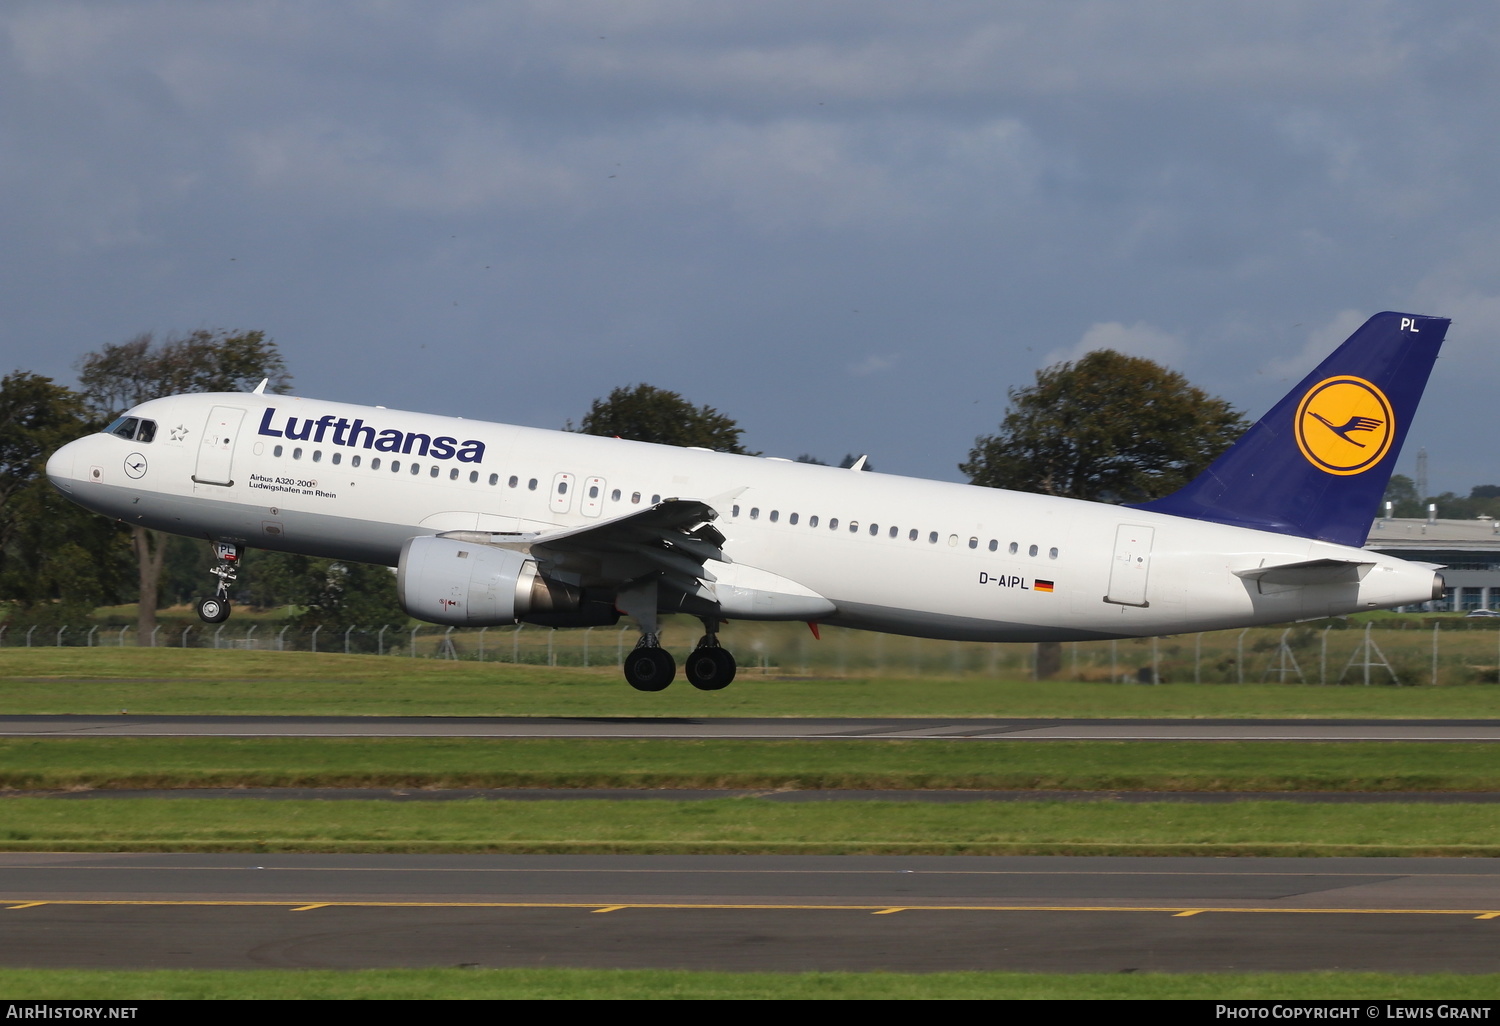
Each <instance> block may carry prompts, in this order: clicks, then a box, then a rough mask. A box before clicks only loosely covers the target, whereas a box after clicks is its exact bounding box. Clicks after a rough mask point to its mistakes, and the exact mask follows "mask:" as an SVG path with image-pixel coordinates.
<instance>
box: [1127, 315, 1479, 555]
mask: <svg viewBox="0 0 1500 1026" xmlns="http://www.w3.org/2000/svg"><path fill="white" fill-rule="evenodd" d="M1448 324H1449V322H1448V321H1447V320H1445V319H1444V318H1441V317H1421V316H1417V315H1415V314H1402V313H1391V312H1386V313H1378V314H1376V315H1375V316H1374V317H1371V318H1370V319H1369V320H1368V321H1366V322H1365V323H1364V325H1363V326H1362V327H1360V329H1359V330H1358V331H1356V332H1355V333H1354V334H1353V335H1350V336H1349V338H1348V340H1347V341H1346V342H1345V343H1344V344H1343V345H1341V346H1339V347H1338V349H1336V350H1334V352H1333V355H1331V356H1329V357H1328V359H1326V360H1324V361H1323V362H1322V363H1321V364H1319V365H1318V367H1317V369H1315V370H1314V371H1313V372H1312V373H1311V374H1309V375H1308V376H1307V377H1305V378H1303V379H1302V382H1301V383H1300V384H1299V385H1298V386H1297V387H1296V388H1294V389H1292V391H1291V392H1289V393H1287V395H1286V396H1285V397H1284V398H1283V399H1282V400H1281V402H1279V403H1277V404H1276V406H1275V407H1273V408H1272V410H1271V412H1270V413H1268V414H1266V415H1265V416H1264V417H1262V418H1261V419H1260V420H1259V421H1257V422H1256V424H1255V426H1254V427H1252V428H1251V429H1250V430H1249V431H1247V432H1245V434H1244V435H1243V436H1242V437H1241V438H1240V440H1239V441H1237V442H1235V443H1234V445H1233V446H1231V447H1230V448H1229V450H1228V451H1227V452H1225V453H1224V455H1222V456H1220V457H1219V458H1218V459H1217V460H1215V461H1214V462H1213V463H1211V464H1209V466H1208V469H1207V470H1205V471H1203V473H1201V474H1199V475H1198V476H1197V477H1196V478H1194V479H1193V480H1192V481H1191V482H1189V483H1188V484H1187V485H1186V486H1185V487H1183V488H1181V489H1179V490H1178V491H1176V492H1173V493H1172V494H1171V495H1168V496H1166V497H1165V498H1162V499H1157V500H1155V501H1154V502H1148V503H1142V504H1139V505H1137V506H1135V508H1136V509H1145V510H1151V511H1153V512H1157V513H1167V514H1170V515H1172V516H1179V517H1191V518H1192V519H1194V520H1208V521H1212V522H1214V523H1219V524H1231V525H1234V526H1236V527H1252V528H1258V529H1260V530H1264V531H1275V532H1277V533H1279V534H1292V535H1297V536H1299V537H1303V538H1317V539H1320V540H1322V541H1328V542H1333V543H1335V544H1338V545H1352V546H1360V545H1363V544H1364V543H1365V538H1366V536H1367V535H1368V534H1369V532H1370V523H1371V521H1372V520H1373V519H1374V518H1375V514H1376V512H1377V510H1378V509H1379V506H1380V500H1381V497H1382V496H1383V495H1384V494H1385V487H1386V485H1387V484H1388V483H1389V482H1390V479H1391V469H1392V468H1393V467H1394V466H1395V464H1396V457H1397V456H1398V455H1399V454H1400V452H1401V443H1402V441H1403V440H1405V438H1406V431H1407V428H1408V427H1410V426H1411V419H1412V417H1413V415H1414V414H1415V413H1416V411H1417V403H1418V401H1419V400H1420V399H1421V398H1422V390H1423V389H1424V388H1426V387H1427V376H1428V375H1429V374H1430V373H1431V372H1432V365H1433V363H1434V362H1436V360H1437V355H1438V349H1439V348H1441V346H1442V344H1443V336H1444V335H1445V334H1446V333H1447V331H1448Z"/></svg>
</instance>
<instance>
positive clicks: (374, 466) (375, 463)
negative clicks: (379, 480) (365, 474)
mask: <svg viewBox="0 0 1500 1026" xmlns="http://www.w3.org/2000/svg"><path fill="white" fill-rule="evenodd" d="M370 469H371V470H379V469H380V457H379V456H376V457H375V458H374V459H373V460H371V461H370Z"/></svg>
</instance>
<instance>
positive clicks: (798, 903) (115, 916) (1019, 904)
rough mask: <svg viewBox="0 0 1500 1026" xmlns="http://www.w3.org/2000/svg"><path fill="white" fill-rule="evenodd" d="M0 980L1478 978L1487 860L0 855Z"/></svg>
mask: <svg viewBox="0 0 1500 1026" xmlns="http://www.w3.org/2000/svg"><path fill="white" fill-rule="evenodd" d="M0 899H3V901H0V923H3V924H4V927H3V929H0V964H4V965H10V966H38V967H43V966H77V967H94V968H126V967H174V968H258V967H320V968H361V967H382V966H458V965H473V966H575V967H595V968H686V969H715V970H740V971H746V970H767V971H793V970H796V971H805V970H860V971H869V970H888V971H918V972H920V971H935V970H953V969H973V970H980V969H989V970H1014V971H1047V972H1132V971H1156V972H1256V971H1293V970H1295V971H1305V970H1314V969H1338V970H1369V971H1384V972H1403V973H1415V972H1438V971H1443V972H1495V971H1497V970H1500V935H1497V933H1496V931H1497V930H1500V860H1495V859H1383V858H1363V859H1343V858H1330V859H1199V858H1089V857H1065V858H1044V857H969V856H942V857H905V856H847V857H846V856H821V857H809V856H587V855H557V856H548V855H513V856H490V855H453V856H442V855H420V856H402V855H354V856H342V855H161V854H154V855H144V854H142V855H119V854H114V855H102V854H98V855H96V854H23V853H6V854H0Z"/></svg>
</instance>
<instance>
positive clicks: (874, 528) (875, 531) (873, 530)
mask: <svg viewBox="0 0 1500 1026" xmlns="http://www.w3.org/2000/svg"><path fill="white" fill-rule="evenodd" d="M879 533H880V525H879V524H871V525H870V537H871V538H873V537H875V536H876V535H877V534H879Z"/></svg>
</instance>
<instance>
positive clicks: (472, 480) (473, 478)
mask: <svg viewBox="0 0 1500 1026" xmlns="http://www.w3.org/2000/svg"><path fill="white" fill-rule="evenodd" d="M498 480H500V475H499V474H491V475H490V484H494V483H495V482H496V481H498ZM478 483H479V471H477V470H471V471H469V484H478Z"/></svg>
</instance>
